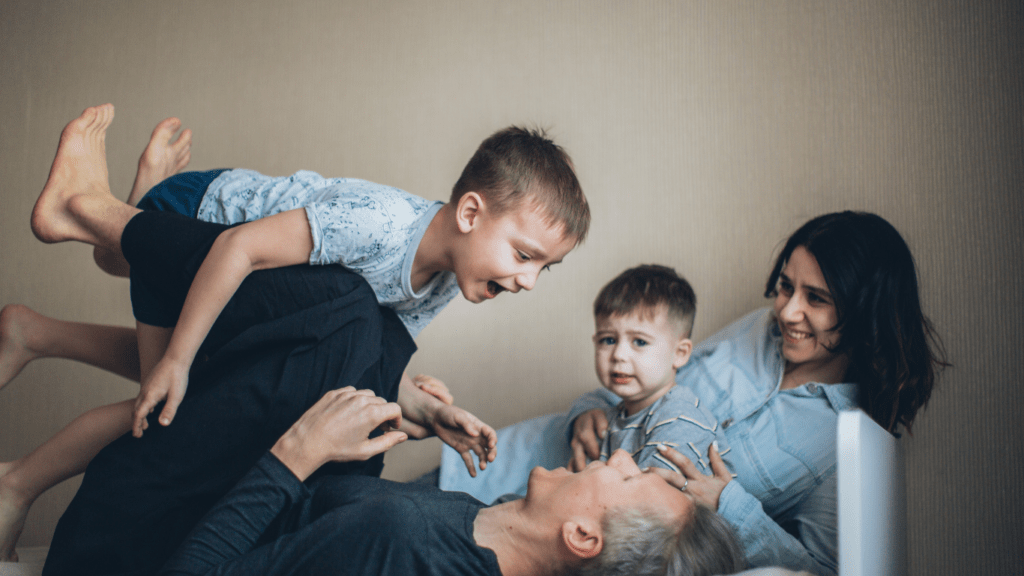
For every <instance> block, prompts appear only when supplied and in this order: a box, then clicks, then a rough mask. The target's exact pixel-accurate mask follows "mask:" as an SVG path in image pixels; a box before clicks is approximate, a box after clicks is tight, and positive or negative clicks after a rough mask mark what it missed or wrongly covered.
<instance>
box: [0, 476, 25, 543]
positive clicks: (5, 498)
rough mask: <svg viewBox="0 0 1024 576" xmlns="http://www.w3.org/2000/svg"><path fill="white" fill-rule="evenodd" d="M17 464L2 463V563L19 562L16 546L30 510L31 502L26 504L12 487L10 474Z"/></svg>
mask: <svg viewBox="0 0 1024 576" xmlns="http://www.w3.org/2000/svg"><path fill="white" fill-rule="evenodd" d="M15 464H16V462H2V463H0V561H2V562H17V561H18V553H17V552H15V551H14V546H15V545H16V544H17V543H18V538H19V537H20V536H21V530H22V528H24V527H25V518H26V517H28V510H29V507H30V506H31V502H26V501H25V500H24V499H23V498H21V496H20V495H19V494H18V493H17V490H16V489H14V488H13V487H12V486H10V485H9V484H10V483H9V482H5V480H7V479H8V474H7V473H8V472H10V470H11V469H12V468H13V467H14V465H15Z"/></svg>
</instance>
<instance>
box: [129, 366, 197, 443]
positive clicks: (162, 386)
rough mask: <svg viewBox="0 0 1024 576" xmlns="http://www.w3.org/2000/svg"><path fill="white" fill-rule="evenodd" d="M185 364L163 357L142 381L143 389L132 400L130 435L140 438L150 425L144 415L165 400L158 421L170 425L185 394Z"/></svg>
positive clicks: (147, 414) (186, 381)
mask: <svg viewBox="0 0 1024 576" xmlns="http://www.w3.org/2000/svg"><path fill="white" fill-rule="evenodd" d="M188 369H189V365H188V364H183V363H181V362H176V361H174V360H171V359H168V358H167V357H166V356H164V358H163V359H161V360H160V361H159V362H157V364H156V366H154V367H153V371H152V372H151V373H150V374H149V378H147V379H146V381H145V382H143V383H142V389H141V390H139V395H138V397H137V398H136V399H135V411H134V413H133V416H132V436H135V437H136V438H141V437H142V431H143V430H145V429H146V428H147V427H149V422H148V421H147V420H146V418H147V417H148V416H149V415H150V413H151V412H153V409H154V408H156V405H157V404H159V403H160V402H163V401H164V400H166V401H167V402H166V403H165V404H164V409H163V410H161V411H160V424H162V425H163V426H168V425H170V423H171V421H172V420H174V415H175V413H177V411H178V405H179V404H181V400H182V398H184V397H185V389H186V388H188Z"/></svg>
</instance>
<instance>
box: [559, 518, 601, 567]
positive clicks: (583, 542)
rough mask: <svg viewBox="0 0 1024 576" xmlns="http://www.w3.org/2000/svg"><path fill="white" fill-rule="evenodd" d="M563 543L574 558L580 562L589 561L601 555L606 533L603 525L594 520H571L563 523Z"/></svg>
mask: <svg viewBox="0 0 1024 576" xmlns="http://www.w3.org/2000/svg"><path fill="white" fill-rule="evenodd" d="M562 543H563V544H565V548H566V549H567V550H568V551H569V553H571V554H572V555H573V556H575V557H577V558H579V559H580V560H588V559H590V558H593V557H595V556H597V555H598V554H600V553H601V548H602V547H603V546H604V533H603V532H602V531H601V525H600V524H599V523H596V522H594V521H593V520H589V519H582V520H580V521H579V522H576V521H572V520H570V521H568V522H564V523H562Z"/></svg>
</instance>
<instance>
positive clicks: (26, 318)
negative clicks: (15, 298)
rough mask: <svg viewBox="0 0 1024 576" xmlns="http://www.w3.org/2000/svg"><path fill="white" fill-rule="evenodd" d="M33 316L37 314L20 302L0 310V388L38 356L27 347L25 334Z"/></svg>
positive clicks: (32, 321)
mask: <svg viewBox="0 0 1024 576" xmlns="http://www.w3.org/2000/svg"><path fill="white" fill-rule="evenodd" d="M35 316H38V315H37V314H36V313H35V312H33V311H32V310H30V309H28V308H27V307H25V306H22V305H20V304H9V305H7V306H4V308H3V310H0V388H3V387H4V386H6V385H7V383H8V382H10V381H11V380H13V379H14V377H15V376H17V375H18V373H19V372H21V369H22V368H24V367H25V365H26V364H28V363H29V362H31V361H32V360H35V359H36V358H39V356H40V354H38V353H36V352H35V351H33V350H32V349H31V348H30V347H29V345H28V337H27V334H26V332H27V331H28V329H29V328H30V327H31V325H32V324H34V320H35Z"/></svg>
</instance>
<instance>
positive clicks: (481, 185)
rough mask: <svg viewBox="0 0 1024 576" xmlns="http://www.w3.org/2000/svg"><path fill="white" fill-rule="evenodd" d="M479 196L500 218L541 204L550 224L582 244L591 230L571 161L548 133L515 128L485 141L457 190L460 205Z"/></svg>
mask: <svg viewBox="0 0 1024 576" xmlns="http://www.w3.org/2000/svg"><path fill="white" fill-rule="evenodd" d="M470 191H472V192H476V193H477V194H480V195H481V196H482V197H483V198H484V200H485V201H486V202H487V206H488V208H489V209H490V210H492V211H493V213H494V214H495V215H496V216H500V215H502V214H504V213H506V212H509V211H511V210H516V209H519V208H521V207H522V206H523V204H522V203H523V201H524V200H527V199H529V200H531V201H534V202H537V203H538V205H539V206H540V207H542V208H543V209H544V211H545V212H546V213H547V220H548V223H550V224H560V225H562V226H563V227H564V234H565V237H566V238H573V239H575V240H576V244H577V245H579V244H580V243H581V242H583V240H584V238H586V236H587V230H588V229H589V228H590V207H589V206H588V205H587V198H586V197H585V196H584V195H583V189H582V188H581V187H580V183H579V181H578V180H577V179H576V172H575V171H574V170H573V165H572V159H570V158H569V155H568V154H567V153H566V152H565V150H563V149H562V147H561V146H558V145H557V144H555V143H554V142H552V141H551V140H550V139H549V138H548V137H547V135H546V134H545V133H544V131H543V130H531V129H527V128H520V127H518V126H510V127H508V128H505V129H504V130H499V131H497V132H495V133H494V134H492V135H491V136H490V137H489V138H487V139H486V140H484V141H483V142H482V143H481V144H480V147H479V148H477V150H476V153H475V154H473V157H472V158H470V159H469V163H468V164H466V167H465V168H464V169H463V170H462V175H461V176H460V177H459V180H458V181H457V182H456V183H455V186H454V187H452V195H451V199H450V202H451V203H452V204H455V203H457V202H458V201H459V198H462V196H463V195H464V194H465V193H467V192H470Z"/></svg>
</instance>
